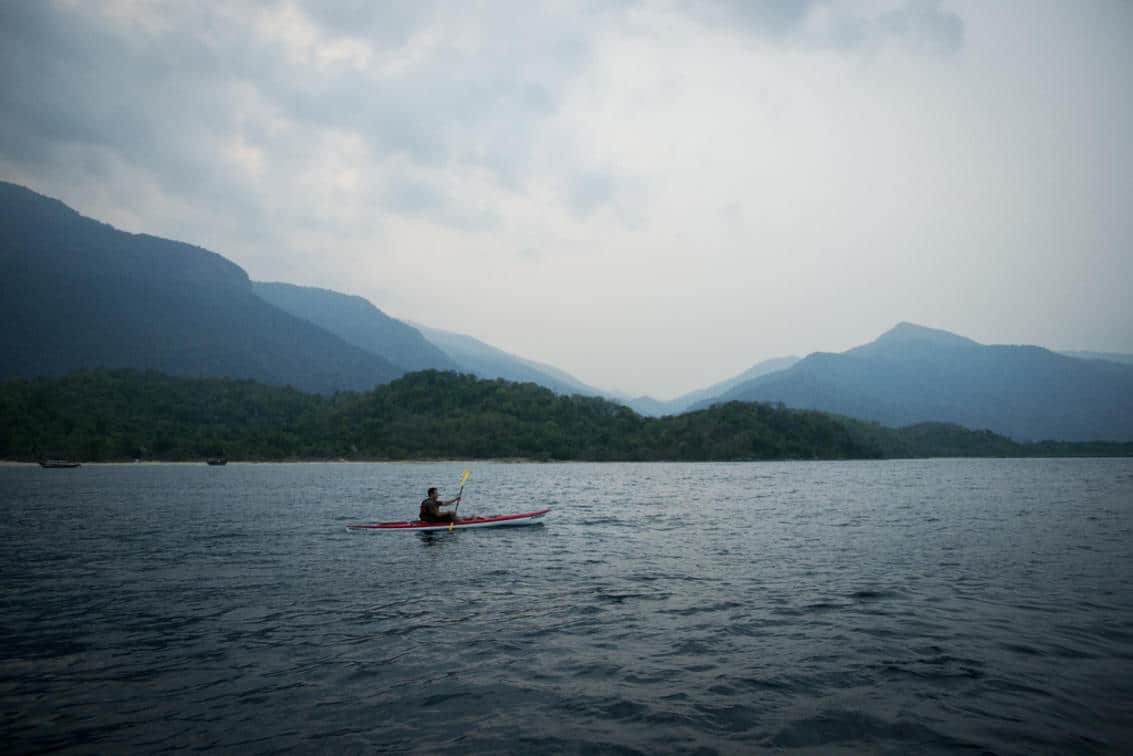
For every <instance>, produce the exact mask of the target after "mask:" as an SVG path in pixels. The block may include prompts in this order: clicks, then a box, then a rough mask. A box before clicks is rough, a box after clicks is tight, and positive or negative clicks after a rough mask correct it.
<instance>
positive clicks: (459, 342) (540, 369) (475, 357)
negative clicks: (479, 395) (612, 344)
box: [412, 323, 607, 396]
mask: <svg viewBox="0 0 1133 756" xmlns="http://www.w3.org/2000/svg"><path fill="white" fill-rule="evenodd" d="M412 325H413V326H414V327H415V328H416V329H417V330H418V331H420V332H421V334H422V335H424V337H425V338H426V339H428V340H429V341H430V342H432V343H433V345H434V346H436V347H437V348H439V349H440V350H441V351H442V352H444V353H445V354H447V355H448V356H449V358H450V359H451V360H453V362H455V363H456V364H457V365H459V366H460V369H461V370H462V371H464V372H468V373H472V374H473V375H475V376H477V377H478V378H503V379H505V380H508V381H515V382H517V383H537V384H539V385H540V386H544V387H546V388H549V389H551V390H552V391H554V392H555V393H557V394H567V395H569V394H582V395H583V396H606V395H607V392H605V391H602V390H600V389H596V388H594V387H593V386H588V385H586V384H585V383H583V382H582V381H580V380H578V379H577V378H575V377H574V376H572V375H570V374H569V373H566V372H564V371H562V370H559V369H558V368H556V367H552V366H551V365H545V364H543V363H541V362H535V361H534V360H528V359H525V358H523V357H517V356H516V355H514V354H509V353H508V352H505V351H503V350H502V349H497V348H496V347H494V346H492V345H490V344H485V343H484V342H483V341H480V340H479V339H474V338H472V337H471V336H465V335H464V334H460V333H452V332H451V331H442V330H440V329H438V328H429V327H427V326H423V325H421V324H420V323H413V324H412Z"/></svg>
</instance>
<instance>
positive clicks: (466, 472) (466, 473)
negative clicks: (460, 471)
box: [460, 469, 472, 488]
mask: <svg viewBox="0 0 1133 756" xmlns="http://www.w3.org/2000/svg"><path fill="white" fill-rule="evenodd" d="M471 474H472V471H471V470H467V469H466V470H465V471H464V476H463V477H462V478H461V479H460V487H461V488H464V483H465V481H467V480H468V476H469V475H471Z"/></svg>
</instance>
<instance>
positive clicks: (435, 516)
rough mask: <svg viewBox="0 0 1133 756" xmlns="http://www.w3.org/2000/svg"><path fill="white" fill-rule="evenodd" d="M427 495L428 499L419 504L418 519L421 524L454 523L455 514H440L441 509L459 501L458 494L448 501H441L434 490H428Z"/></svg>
mask: <svg viewBox="0 0 1133 756" xmlns="http://www.w3.org/2000/svg"><path fill="white" fill-rule="evenodd" d="M428 493H429V498H427V499H425V500H424V501H422V502H421V512H420V515H419V519H420V520H421V521H422V522H456V520H457V517H456V512H442V511H441V507H447V506H448V505H449V504H452V503H454V502H457V501H460V494H457V495H456V496H454V497H452V498H451V499H449V500H448V501H441V500H440V498H439V497H438V495H437V489H436V488H430V489H429V491H428Z"/></svg>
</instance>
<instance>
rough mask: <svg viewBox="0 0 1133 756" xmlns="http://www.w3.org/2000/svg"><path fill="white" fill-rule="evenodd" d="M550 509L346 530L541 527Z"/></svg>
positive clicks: (367, 524) (369, 524) (364, 525)
mask: <svg viewBox="0 0 1133 756" xmlns="http://www.w3.org/2000/svg"><path fill="white" fill-rule="evenodd" d="M550 511H551V509H550V507H548V508H547V509H539V510H536V511H534V512H519V513H517V514H502V515H491V516H489V517H465V518H461V519H459V520H457V521H456V524H455V525H451V524H450V523H447V522H423V521H421V520H406V521H405V522H364V523H359V524H357V525H347V526H346V528H347V530H412V531H417V532H428V531H430V530H449V529H450V527H451V529H452V530H470V529H472V528H501V527H514V526H517V525H541V524H542V522H543V515H545V514H547V513H548V512H550Z"/></svg>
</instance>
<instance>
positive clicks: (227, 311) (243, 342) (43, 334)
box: [0, 182, 405, 392]
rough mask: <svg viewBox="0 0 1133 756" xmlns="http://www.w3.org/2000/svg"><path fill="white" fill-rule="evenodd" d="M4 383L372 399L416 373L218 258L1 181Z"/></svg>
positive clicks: (0, 345) (0, 338) (1, 375)
mask: <svg viewBox="0 0 1133 756" xmlns="http://www.w3.org/2000/svg"><path fill="white" fill-rule="evenodd" d="M0 272H2V275H0V322H2V323H3V324H4V327H3V329H0V355H3V360H2V361H0V380H7V379H12V378H23V377H34V376H51V375H61V374H63V373H67V372H70V371H73V370H76V369H80V368H136V369H143V370H157V371H161V372H163V373H168V374H171V375H182V376H230V377H236V378H252V379H256V380H258V381H262V382H265V383H270V384H277V385H293V386H295V387H297V388H301V389H303V390H307V391H315V392H331V391H335V390H338V389H364V388H370V387H372V386H374V385H375V384H379V383H385V382H388V381H390V380H392V379H393V378H396V377H397V376H399V375H401V374H403V373H404V372H405V371H404V370H403V369H401V368H399V367H397V366H395V365H393V364H391V363H390V362H389V361H387V360H384V359H382V358H380V357H377V356H375V355H373V354H369V353H367V352H365V351H363V350H361V349H359V348H357V347H355V346H351V345H350V344H347V343H346V342H345V341H343V340H342V339H340V338H338V337H337V336H334V335H332V334H330V333H328V332H327V331H325V330H323V329H321V328H319V327H317V326H315V325H314V324H312V323H309V322H307V321H305V320H302V319H300V318H296V317H295V316H293V315H289V314H287V313H285V312H283V311H282V310H280V309H278V308H276V307H273V306H272V305H270V304H268V303H267V302H265V301H263V300H262V299H260V298H259V297H257V296H256V295H255V294H254V293H253V292H252V284H251V281H249V279H248V275H247V274H246V273H245V272H244V271H243V269H241V268H240V267H239V266H237V265H236V264H234V263H232V262H231V261H229V260H227V259H225V258H223V257H221V256H220V255H218V254H216V253H214V252H209V251H208V250H205V249H201V248H200V247H195V246H192V245H190V244H184V243H181V242H177V241H171V240H168V239H160V238H157V237H154V236H148V235H146V234H131V233H126V232H123V231H119V230H118V229H115V228H113V227H112V226H109V225H107V224H104V223H100V222H98V221H95V220H92V219H90V218H86V217H83V216H82V215H80V214H79V213H77V212H75V211H74V210H72V209H71V208H69V207H67V206H66V205H64V204H63V203H62V202H59V201H57V200H54V199H50V198H48V197H44V196H42V195H39V194H36V193H35V192H32V191H30V190H28V189H25V188H24V187H21V186H17V185H15V184H10V183H4V182H0Z"/></svg>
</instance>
